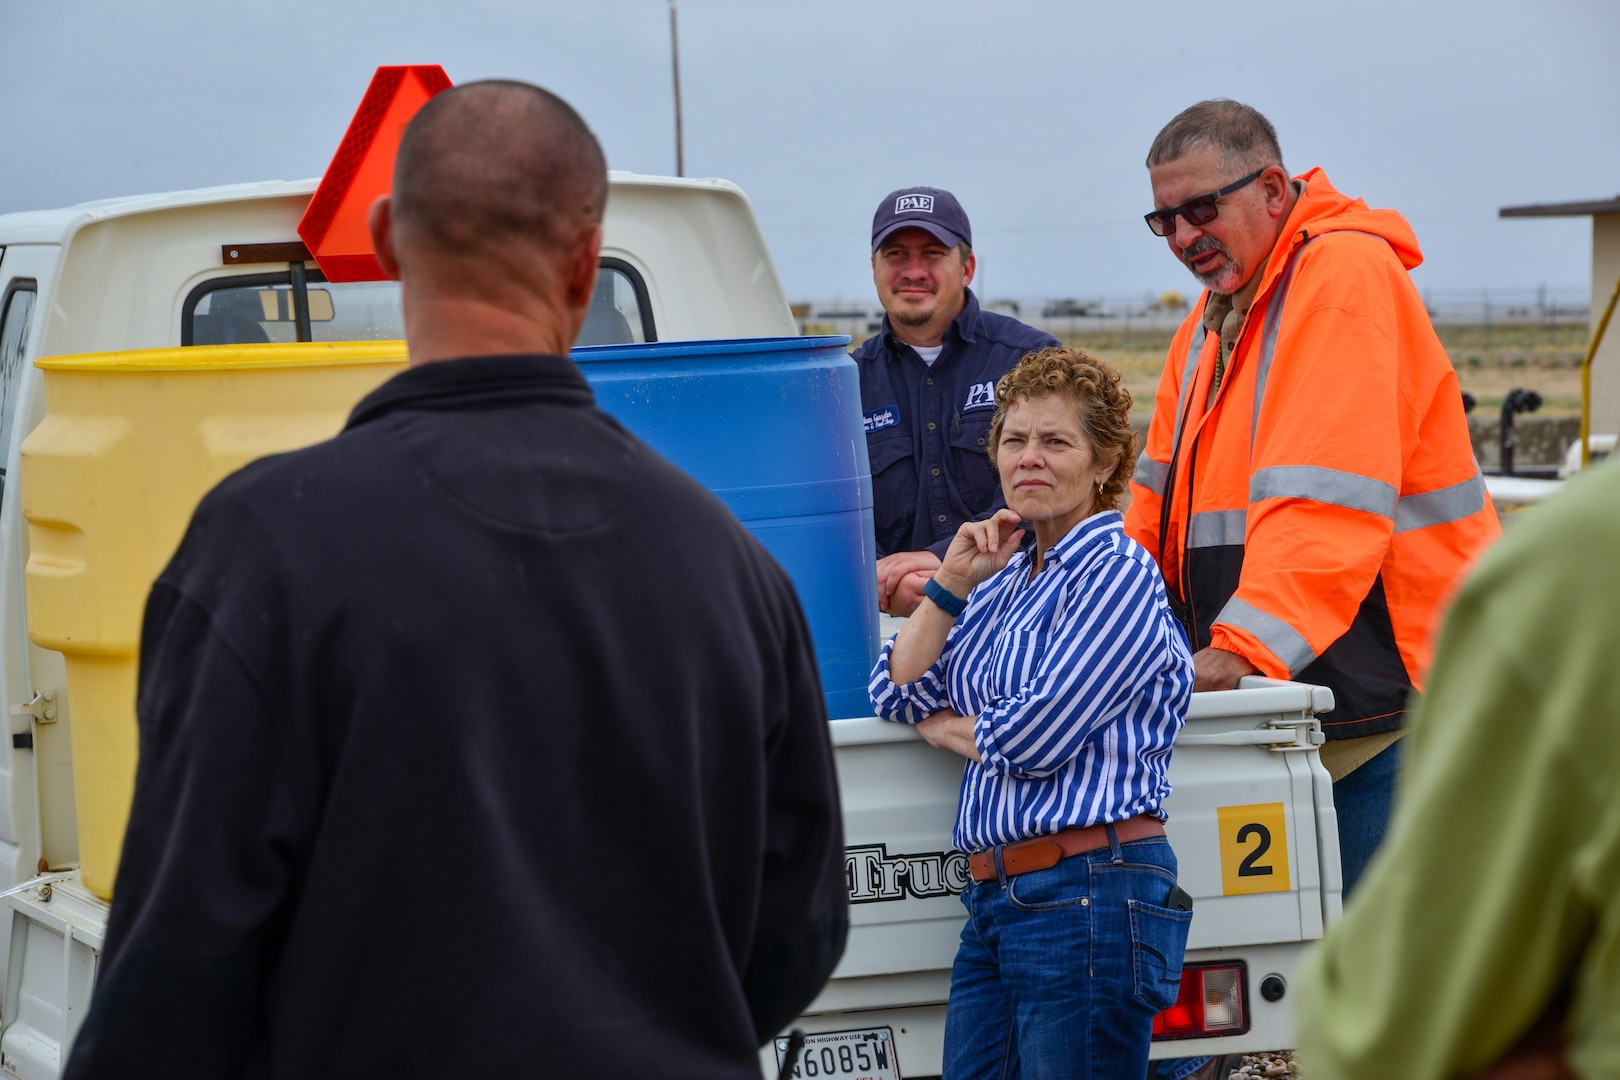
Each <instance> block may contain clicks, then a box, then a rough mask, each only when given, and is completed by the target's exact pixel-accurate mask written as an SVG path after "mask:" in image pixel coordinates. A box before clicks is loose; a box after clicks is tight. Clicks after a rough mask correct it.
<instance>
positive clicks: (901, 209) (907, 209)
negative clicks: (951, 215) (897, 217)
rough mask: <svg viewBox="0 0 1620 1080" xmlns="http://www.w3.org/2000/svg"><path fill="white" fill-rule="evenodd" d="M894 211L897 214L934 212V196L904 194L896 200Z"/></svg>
mask: <svg viewBox="0 0 1620 1080" xmlns="http://www.w3.org/2000/svg"><path fill="white" fill-rule="evenodd" d="M894 212H895V213H897V214H932V213H933V212H934V197H933V196H932V195H902V196H900V197H899V198H898V199H896V200H894Z"/></svg>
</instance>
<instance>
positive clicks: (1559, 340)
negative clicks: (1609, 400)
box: [1067, 324, 1587, 416]
mask: <svg viewBox="0 0 1620 1080" xmlns="http://www.w3.org/2000/svg"><path fill="white" fill-rule="evenodd" d="M1435 329H1436V331H1437V332H1438V333H1439V335H1440V341H1441V343H1442V344H1443V345H1444V346H1445V347H1446V352H1447V353H1448V354H1449V355H1450V357H1451V363H1452V366H1453V367H1454V368H1456V370H1457V380H1458V382H1460V383H1461V384H1462V388H1463V389H1464V390H1465V391H1467V392H1469V393H1471V394H1473V395H1474V397H1475V398H1476V399H1477V401H1478V404H1477V406H1476V411H1478V410H1483V411H1484V412H1486V413H1494V412H1495V411H1496V410H1497V409H1499V408H1500V407H1501V405H1502V398H1503V396H1504V395H1506V394H1507V392H1508V391H1509V390H1512V389H1514V388H1516V387H1522V388H1524V389H1526V390H1534V391H1536V392H1538V393H1539V394H1541V396H1542V399H1543V404H1542V409H1541V411H1542V413H1543V414H1544V415H1551V416H1560V415H1563V416H1568V415H1575V414H1578V413H1579V412H1580V408H1581V360H1582V358H1583V357H1584V356H1585V355H1586V344H1587V331H1586V327H1585V325H1584V324H1581V325H1568V326H1566V325H1559V326H1490V327H1487V326H1440V327H1436V328H1435ZM1170 337H1171V335H1170V333H1169V332H1167V331H1158V332H1155V331H1139V332H1135V333H1132V334H1123V333H1113V334H1097V335H1080V336H1077V337H1074V338H1071V339H1069V340H1068V341H1067V344H1070V345H1077V346H1080V347H1082V348H1085V349H1088V350H1090V351H1091V352H1092V353H1094V354H1096V355H1097V356H1099V357H1101V358H1103V359H1104V360H1107V361H1108V362H1109V363H1111V364H1113V365H1114V366H1115V367H1117V368H1118V369H1119V372H1120V375H1121V376H1123V378H1124V380H1125V385H1126V387H1127V388H1128V389H1129V390H1130V391H1131V394H1132V396H1133V397H1135V399H1136V411H1137V412H1138V414H1139V415H1144V416H1145V415H1147V414H1149V413H1151V412H1152V410H1153V394H1154V391H1155V390H1156V388H1157V387H1158V384H1159V373H1160V372H1161V371H1162V370H1163V369H1164V357H1165V352H1166V350H1167V349H1168V348H1169V346H1170Z"/></svg>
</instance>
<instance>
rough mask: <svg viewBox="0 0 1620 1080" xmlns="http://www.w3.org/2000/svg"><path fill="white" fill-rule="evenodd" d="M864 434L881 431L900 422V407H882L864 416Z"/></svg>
mask: <svg viewBox="0 0 1620 1080" xmlns="http://www.w3.org/2000/svg"><path fill="white" fill-rule="evenodd" d="M865 417H866V433H867V434H868V435H870V434H872V432H874V431H882V430H883V429H884V428H886V427H894V426H895V425H896V424H898V423H899V422H900V406H898V405H884V406H882V407H881V408H877V409H873V410H871V411H870V412H868V413H866V414H865Z"/></svg>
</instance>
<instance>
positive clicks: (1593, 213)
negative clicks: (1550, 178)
mask: <svg viewBox="0 0 1620 1080" xmlns="http://www.w3.org/2000/svg"><path fill="white" fill-rule="evenodd" d="M1501 214H1502V216H1503V217H1505V218H1509V217H1590V218H1591V219H1592V307H1591V311H1592V317H1591V332H1593V333H1595V332H1596V331H1597V324H1598V320H1599V319H1602V318H1603V309H1604V308H1606V307H1607V306H1608V304H1609V297H1610V295H1611V294H1613V292H1614V283H1615V280H1616V279H1620V195H1617V196H1615V197H1614V198H1612V199H1594V200H1590V201H1587V202H1567V203H1538V204H1536V205H1533V206H1504V207H1502V209H1501ZM1617 321H1620V320H1617ZM1592 432H1593V434H1614V433H1616V432H1620V325H1616V321H1611V322H1610V323H1609V330H1608V333H1606V334H1605V335H1604V337H1603V345H1602V347H1601V348H1599V349H1598V354H1597V356H1596V358H1594V360H1593V361H1592ZM1576 441H1577V442H1578V441H1579V440H1578V439H1577V440H1576Z"/></svg>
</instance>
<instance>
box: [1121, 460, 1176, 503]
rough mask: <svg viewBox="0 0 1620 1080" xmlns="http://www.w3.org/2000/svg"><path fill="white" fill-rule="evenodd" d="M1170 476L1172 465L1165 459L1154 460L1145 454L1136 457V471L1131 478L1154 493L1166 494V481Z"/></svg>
mask: <svg viewBox="0 0 1620 1080" xmlns="http://www.w3.org/2000/svg"><path fill="white" fill-rule="evenodd" d="M1169 476H1170V465H1169V464H1168V463H1167V462H1163V461H1154V460H1153V459H1152V458H1150V457H1148V456H1147V455H1146V454H1143V455H1142V456H1141V457H1139V458H1137V459H1136V472H1135V473H1133V474H1132V475H1131V479H1132V480H1134V481H1136V482H1137V483H1138V484H1141V485H1142V486H1143V487H1145V488H1147V489H1148V490H1149V491H1151V492H1153V494H1155V495H1158V496H1161V497H1162V496H1163V495H1164V482H1165V480H1166V479H1168V478H1169Z"/></svg>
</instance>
